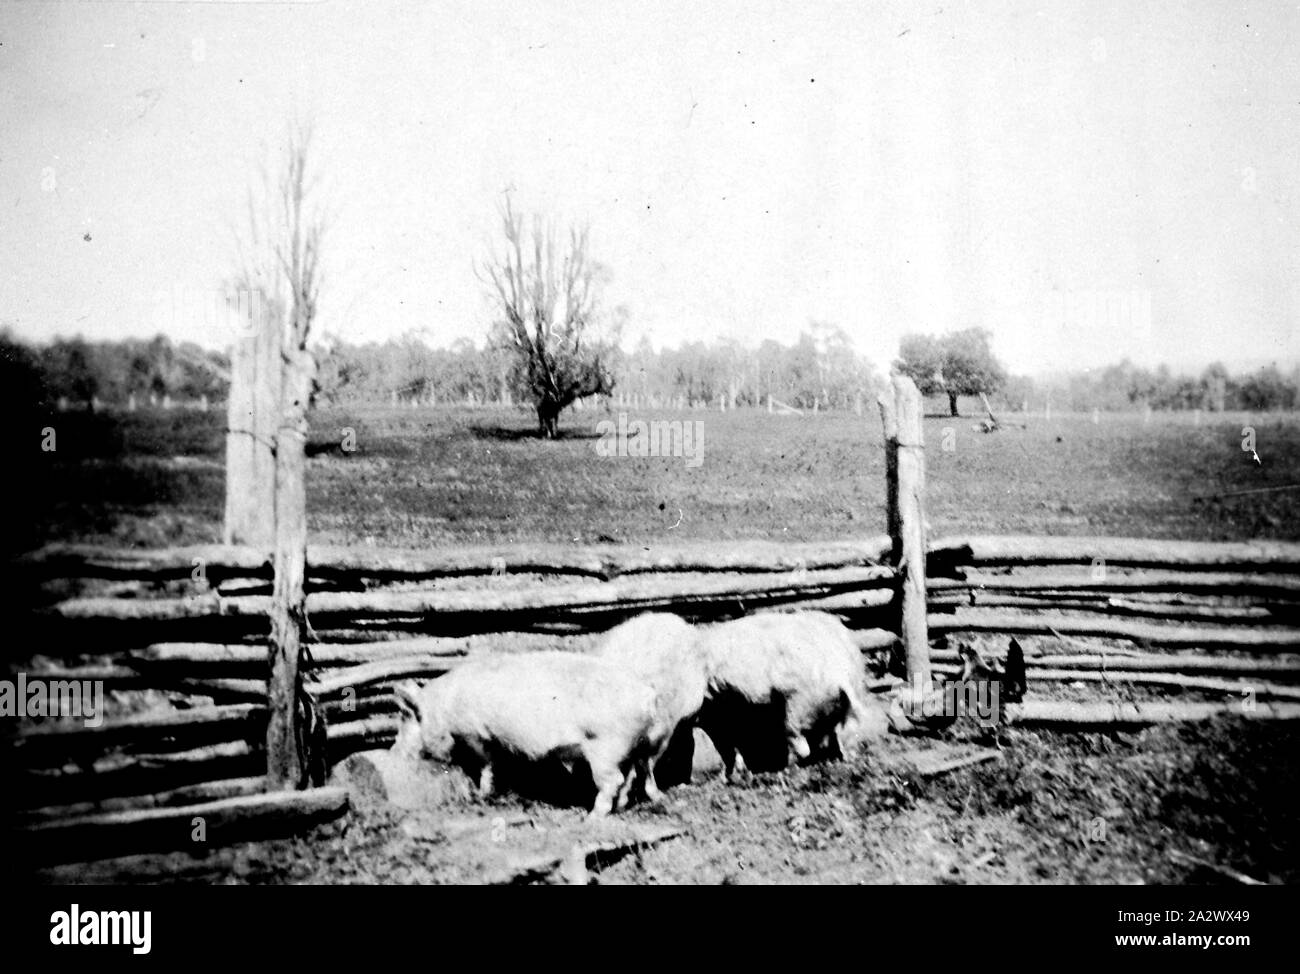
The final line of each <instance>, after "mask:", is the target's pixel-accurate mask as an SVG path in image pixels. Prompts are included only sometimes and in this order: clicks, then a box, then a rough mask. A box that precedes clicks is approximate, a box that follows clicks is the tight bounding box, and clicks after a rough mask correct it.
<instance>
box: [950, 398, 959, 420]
mask: <svg viewBox="0 0 1300 974" xmlns="http://www.w3.org/2000/svg"><path fill="white" fill-rule="evenodd" d="M948 411H949V412H950V413H952V415H954V416H958V415H960V413H958V412H957V393H955V392H950V393H948Z"/></svg>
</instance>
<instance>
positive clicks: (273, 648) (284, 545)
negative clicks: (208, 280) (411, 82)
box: [227, 124, 327, 788]
mask: <svg viewBox="0 0 1300 974" xmlns="http://www.w3.org/2000/svg"><path fill="white" fill-rule="evenodd" d="M311 142H312V133H311V129H310V127H309V126H307V125H303V124H297V125H294V126H291V128H290V131H289V135H288V139H287V143H286V146H285V151H284V157H283V160H282V162H281V164H280V167H279V169H278V171H276V172H275V173H274V174H272V173H270V172H268V171H267V170H266V169H263V171H262V173H261V180H260V183H255V184H254V186H253V187H252V188H251V189H250V191H249V196H248V212H247V226H246V228H245V229H244V231H243V232H242V233H240V234H238V235H237V241H238V248H239V249H238V257H237V270H236V273H235V276H234V278H233V280H232V281H231V286H232V288H234V289H235V290H236V292H238V291H239V290H240V289H242V290H243V291H245V293H247V294H252V295H255V296H256V297H257V298H258V299H259V300H258V301H257V302H256V304H257V306H258V307H259V308H260V310H261V312H262V313H261V315H260V316H259V317H258V319H257V320H255V321H253V322H252V324H253V326H254V332H255V334H254V335H252V336H250V337H251V341H249V342H246V343H245V347H247V348H253V349H256V351H254V352H253V353H252V354H251V355H250V356H249V357H248V361H250V362H251V363H253V366H252V367H251V368H248V369H246V370H244V375H243V378H242V379H241V378H240V377H239V376H238V374H237V375H236V377H235V381H236V382H241V383H242V384H244V385H252V384H256V389H253V390H250V391H251V396H250V397H249V399H248V401H249V402H250V403H251V404H252V409H251V412H253V413H256V414H258V415H260V416H262V417H264V418H263V420H262V421H261V422H255V423H254V424H253V425H254V429H258V428H260V429H264V430H268V431H269V432H270V440H271V443H270V445H271V448H272V454H273V461H272V470H273V485H274V486H273V496H274V501H273V510H274V527H273V538H274V551H275V555H274V563H275V585H274V589H273V592H272V599H271V642H270V670H271V671H270V679H269V682H268V685H267V695H268V706H269V710H270V720H269V722H268V725H267V735H266V751H267V779H268V786H269V787H271V788H294V787H300V786H302V785H303V784H305V783H306V782H307V780H308V779H313V780H317V781H319V779H321V778H323V771H324V727H323V723H322V722H321V720H320V715H319V713H318V712H317V710H316V708H315V706H314V705H313V704H312V701H311V698H310V697H309V696H308V695H307V694H306V693H305V692H304V690H303V686H302V665H303V664H304V663H305V662H309V657H308V656H307V654H306V649H305V646H304V643H303V637H304V631H305V629H306V625H307V619H306V612H305V605H306V601H305V596H304V589H303V580H304V576H305V574H306V553H307V498H306V487H305V482H304V473H305V466H306V441H307V409H308V406H309V404H310V400H311V395H312V390H313V385H314V383H315V380H316V372H317V362H316V358H315V356H314V355H313V353H312V352H311V351H310V350H309V349H308V340H309V339H310V338H311V333H312V324H313V323H314V322H315V320H316V318H317V314H318V311H319V300H320V289H321V283H322V278H323V274H322V269H321V245H322V241H323V239H324V235H325V226H326V222H327V219H326V216H325V214H324V212H323V210H322V209H321V207H320V205H319V203H318V202H317V200H316V195H317V194H316V192H315V190H316V186H315V180H314V177H313V176H312V175H311V173H310V171H309V159H310V156H311V151H310V150H311ZM237 344H238V343H237ZM231 398H232V403H233V402H234V401H235V399H236V391H235V389H234V386H233V384H232V392H231ZM267 414H270V419H269V422H268V421H267V420H266V419H265V417H266V416H267ZM233 427H234V414H233V412H232V428H233ZM263 446H265V444H263ZM240 489H241V485H239V484H237V483H228V484H227V490H230V491H238V490H240Z"/></svg>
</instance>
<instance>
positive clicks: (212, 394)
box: [0, 329, 230, 409]
mask: <svg viewBox="0 0 1300 974" xmlns="http://www.w3.org/2000/svg"><path fill="white" fill-rule="evenodd" d="M229 369H230V361H229V358H228V357H227V356H226V355H225V354H223V353H221V352H213V351H210V350H208V349H204V348H201V347H200V346H198V345H196V344H194V343H192V342H182V343H180V344H174V343H173V342H172V340H171V339H170V338H168V337H167V336H165V335H157V336H155V337H154V338H148V339H141V338H126V339H122V340H120V341H100V342H90V341H86V340H85V339H84V338H55V339H54V340H53V341H52V342H50V343H49V344H45V345H34V344H30V343H28V342H24V341H21V340H20V339H18V338H16V337H14V336H13V334H12V333H11V332H9V331H8V330H7V329H6V330H0V388H2V389H3V396H4V398H5V399H6V400H7V401H8V402H11V403H14V402H20V403H23V404H26V405H56V404H58V403H59V402H60V401H61V400H62V401H65V402H67V403H69V404H75V405H76V406H78V407H89V408H92V409H93V408H95V407H96V406H97V405H99V404H104V405H113V406H122V405H124V404H126V403H128V402H129V401H132V400H134V401H136V402H138V403H141V404H143V403H145V402H153V401H162V400H163V399H171V400H176V401H186V402H193V401H197V400H200V399H203V398H205V397H206V398H207V399H209V400H214V401H215V400H224V399H225V398H226V394H227V391H228V390H229V387H230V380H229Z"/></svg>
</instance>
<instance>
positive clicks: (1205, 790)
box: [40, 718, 1300, 885]
mask: <svg viewBox="0 0 1300 974" xmlns="http://www.w3.org/2000/svg"><path fill="white" fill-rule="evenodd" d="M976 738H978V739H976ZM989 743H990V742H989V741H988V740H987V739H986V738H985V737H984V735H983V734H982V733H981V732H979V731H978V730H977V729H975V728H962V727H961V726H958V727H956V728H954V729H952V730H950V731H948V732H945V733H944V734H943V735H941V737H940V738H939V739H934V740H914V739H903V738H899V737H896V736H891V737H889V738H887V739H886V740H885V741H883V742H880V743H879V744H877V745H875V746H873V747H872V748H870V749H869V750H865V751H863V752H861V753H859V754H857V755H855V756H853V757H852V758H851V759H848V760H843V761H836V762H828V763H821V764H817V765H813V766H808V767H793V768H790V769H787V770H786V771H783V772H775V773H769V774H760V775H753V776H750V777H748V778H746V779H745V780H741V781H738V782H733V783H730V784H728V783H725V782H723V781H722V780H720V778H718V777H710V778H708V779H707V780H704V781H702V782H699V783H693V784H688V785H681V786H678V787H676V788H674V789H672V790H671V791H669V792H668V795H667V797H666V799H665V801H664V802H663V803H661V804H658V805H647V804H642V805H639V806H636V807H634V808H632V809H630V810H629V811H627V812H626V813H624V814H623V815H619V816H615V817H613V818H611V819H609V820H606V821H605V822H602V823H594V824H593V823H587V822H585V821H584V813H583V810H582V809H580V808H561V807H555V806H552V805H546V804H541V803H533V802H528V801H525V800H521V799H518V798H516V797H512V796H504V797H499V798H495V799H493V800H491V801H487V802H480V801H477V800H475V799H465V800H463V801H459V802H455V803H453V804H451V805H449V806H447V807H443V808H436V809H425V810H420V811H414V812H406V811H401V810H399V809H396V808H394V807H392V806H389V805H385V804H382V803H380V804H372V805H365V804H362V805H360V806H358V807H357V808H355V809H354V810H353V812H352V813H351V814H349V815H348V816H346V817H344V818H343V819H340V820H338V821H335V822H332V823H329V824H327V825H323V826H320V827H318V828H316V829H315V830H314V831H313V832H312V833H309V834H305V835H302V836H298V837H295V838H292V839H284V840H276V841H266V842H255V843H247V844H244V845H239V846H234V847H229V848H225V849H220V850H215V851H213V852H212V853H211V854H209V855H207V856H206V857H203V858H196V857H194V856H192V855H190V854H189V853H176V854H171V855H167V856H145V857H135V858H132V859H128V860H115V861H114V860H110V861H104V862H101V863H98V864H92V865H88V866H87V865H83V866H78V867H76V869H75V873H74V872H72V871H70V870H68V869H66V868H65V869H63V870H57V869H56V870H53V871H49V872H46V873H43V874H41V875H40V878H42V879H44V880H46V881H49V880H60V881H68V880H72V881H88V882H102V881H131V882H148V881H163V882H172V881H180V882H203V883H227V884H242V883H328V884H333V883H384V884H390V883H398V884H401V883H478V882H485V881H486V882H508V881H516V882H559V881H569V882H573V881H583V882H590V883H602V884H637V885H640V884H678V883H689V884H717V883H722V884H734V883H927V884H929V883H975V884H979V883H1107V884H1126V883H1176V884H1182V883H1223V882H1230V881H1232V880H1230V879H1229V878H1228V875H1227V873H1226V872H1224V871H1221V870H1232V871H1234V872H1236V873H1239V874H1244V875H1245V876H1249V877H1251V878H1254V879H1256V880H1259V881H1262V882H1273V883H1278V882H1280V883H1292V882H1296V881H1297V880H1298V879H1300V841H1297V834H1296V830H1295V828H1294V825H1295V817H1296V816H1295V809H1294V800H1295V795H1296V794H1297V787H1298V786H1300V775H1298V772H1300V728H1296V727H1295V726H1294V725H1293V724H1272V725H1269V724H1265V723H1263V722H1260V723H1258V724H1255V723H1250V722H1243V721H1241V720H1239V719H1233V718H1225V719H1222V720H1219V721H1213V722H1207V723H1202V724H1189V725H1167V726H1163V727H1156V728H1151V729H1148V730H1144V731H1140V732H1136V733H1106V734H1102V733H1070V734H1064V733H1051V732H1035V731H1029V730H1019V729H1003V730H1002V731H1001V732H1000V733H999V735H998V738H997V740H996V741H995V742H993V746H994V747H996V748H997V749H998V753H997V756H996V757H995V758H994V759H993V760H990V761H986V762H984V763H981V764H978V765H974V766H968V767H966V768H962V769H960V770H956V771H951V772H948V773H945V774H941V775H937V776H933V777H927V776H926V775H925V774H924V773H923V770H921V769H923V768H925V767H926V766H927V765H929V766H933V765H935V764H936V763H942V762H944V761H946V760H948V759H950V758H953V757H956V756H962V755H965V754H968V753H972V752H973V751H974V750H977V749H980V748H983V747H987V746H989ZM676 830H680V834H678V835H676V836H675V837H672V838H666V839H663V840H662V841H658V842H653V841H652V842H650V843H649V844H645V845H643V846H641V847H636V846H632V847H630V848H626V849H620V850H617V851H614V852H607V853H604V854H601V853H596V854H593V855H591V856H587V857H583V856H575V855H572V854H570V855H569V856H568V861H567V862H564V863H561V864H560V867H559V868H557V869H554V870H552V869H551V868H550V867H551V865H552V862H551V860H552V859H554V858H558V857H563V856H564V855H565V853H566V852H570V851H571V850H572V849H573V847H574V846H575V845H579V846H581V845H584V844H586V845H591V844H593V843H595V842H599V841H602V840H604V841H607V842H608V841H611V840H613V841H614V842H628V841H630V840H631V839H633V838H635V837H636V836H637V835H640V836H641V837H642V838H646V839H650V840H653V839H654V838H656V837H657V836H658V835H659V834H662V833H665V832H670V831H676ZM548 857H549V858H548ZM530 864H532V866H533V867H534V868H532V869H531V870H530V869H529V866H530ZM539 864H540V865H539Z"/></svg>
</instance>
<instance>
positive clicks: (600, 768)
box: [584, 742, 635, 819]
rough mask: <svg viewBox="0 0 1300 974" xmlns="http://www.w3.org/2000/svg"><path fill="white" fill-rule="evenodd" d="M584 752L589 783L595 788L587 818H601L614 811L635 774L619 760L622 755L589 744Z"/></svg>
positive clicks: (592, 743)
mask: <svg viewBox="0 0 1300 974" xmlns="http://www.w3.org/2000/svg"><path fill="white" fill-rule="evenodd" d="M585 752H586V753H585V755H584V756H585V757H586V759H587V766H588V767H589V768H590V769H591V781H592V783H593V784H594V785H595V786H596V800H595V802H594V803H593V804H592V806H591V813H590V814H589V815H588V816H587V818H589V819H593V818H603V817H605V816H606V815H608V814H609V813H610V812H611V811H613V810H614V805H615V802H616V801H618V800H619V799H620V797H621V793H622V792H623V791H624V789H626V788H629V787H630V784H629V782H630V781H631V780H632V778H633V777H635V774H634V771H633V768H632V767H630V766H626V765H625V764H624V762H623V761H622V760H620V759H621V758H622V757H623V755H621V754H615V753H611V749H609V748H602V747H601V746H600V745H598V744H596V743H594V742H589V743H588V745H587V747H586V748H585ZM620 807H622V806H621V805H620Z"/></svg>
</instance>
